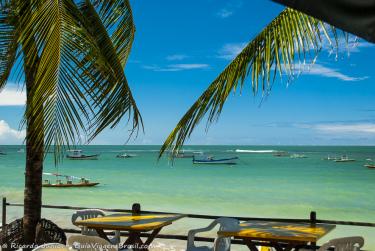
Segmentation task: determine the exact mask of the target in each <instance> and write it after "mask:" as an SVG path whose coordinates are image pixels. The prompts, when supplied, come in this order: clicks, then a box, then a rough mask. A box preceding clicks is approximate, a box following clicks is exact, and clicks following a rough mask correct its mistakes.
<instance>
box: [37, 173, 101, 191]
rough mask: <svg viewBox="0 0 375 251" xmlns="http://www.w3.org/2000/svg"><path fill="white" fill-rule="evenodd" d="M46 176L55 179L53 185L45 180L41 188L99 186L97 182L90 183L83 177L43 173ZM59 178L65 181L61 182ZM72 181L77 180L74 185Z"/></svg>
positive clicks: (48, 180)
mask: <svg viewBox="0 0 375 251" xmlns="http://www.w3.org/2000/svg"><path fill="white" fill-rule="evenodd" d="M43 174H44V175H47V176H54V177H56V181H55V183H52V182H51V180H50V179H45V180H44V182H43V184H42V186H43V187H56V188H68V187H93V186H96V185H99V184H100V183H99V182H90V180H89V179H87V178H84V177H75V176H70V175H62V174H59V173H43ZM61 178H65V179H66V181H65V182H63V181H62V180H61ZM73 180H78V182H76V183H74V182H73Z"/></svg>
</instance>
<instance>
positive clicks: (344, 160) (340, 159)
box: [334, 155, 355, 162]
mask: <svg viewBox="0 0 375 251" xmlns="http://www.w3.org/2000/svg"><path fill="white" fill-rule="evenodd" d="M334 161H335V162H354V161H355V159H349V157H348V156H346V155H344V156H342V157H341V158H339V159H336V160H334Z"/></svg>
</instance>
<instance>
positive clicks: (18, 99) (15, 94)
mask: <svg viewBox="0 0 375 251" xmlns="http://www.w3.org/2000/svg"><path fill="white" fill-rule="evenodd" d="M25 104H26V93H25V92H21V91H19V90H17V89H16V88H14V87H5V89H3V90H2V91H0V106H19V105H25Z"/></svg>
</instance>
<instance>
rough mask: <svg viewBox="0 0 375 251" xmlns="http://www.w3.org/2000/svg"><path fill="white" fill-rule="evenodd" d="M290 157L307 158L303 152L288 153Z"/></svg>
mask: <svg viewBox="0 0 375 251" xmlns="http://www.w3.org/2000/svg"><path fill="white" fill-rule="evenodd" d="M290 157H291V158H292V159H306V158H307V156H306V155H304V154H297V153H295V154H292V155H290Z"/></svg>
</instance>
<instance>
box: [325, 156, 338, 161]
mask: <svg viewBox="0 0 375 251" xmlns="http://www.w3.org/2000/svg"><path fill="white" fill-rule="evenodd" d="M338 159H340V158H337V157H336V156H334V157H331V156H329V155H328V156H327V158H324V159H323V160H338Z"/></svg>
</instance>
